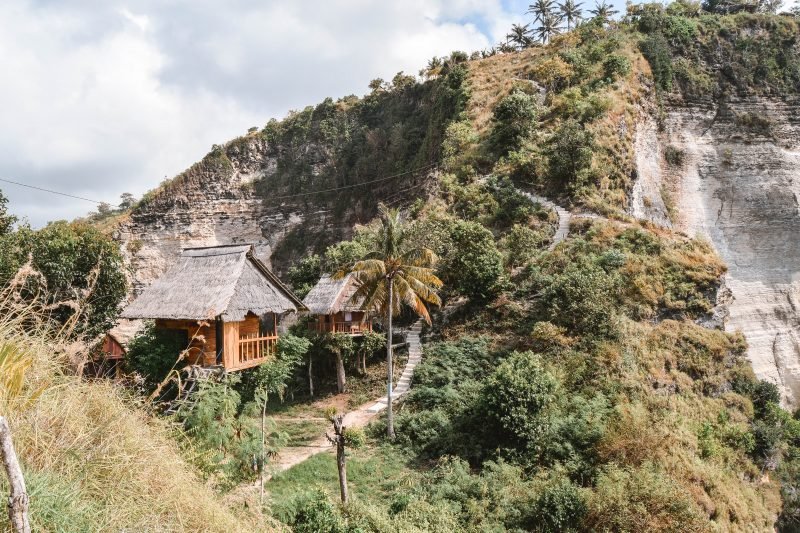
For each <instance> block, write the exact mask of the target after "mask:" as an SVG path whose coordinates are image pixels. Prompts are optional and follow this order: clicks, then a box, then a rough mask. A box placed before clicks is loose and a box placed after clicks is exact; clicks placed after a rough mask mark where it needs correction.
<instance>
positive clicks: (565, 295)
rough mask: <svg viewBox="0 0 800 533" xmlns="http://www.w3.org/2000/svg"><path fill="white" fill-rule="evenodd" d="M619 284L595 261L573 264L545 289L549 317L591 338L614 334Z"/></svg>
mask: <svg viewBox="0 0 800 533" xmlns="http://www.w3.org/2000/svg"><path fill="white" fill-rule="evenodd" d="M619 286H620V279H619V277H618V276H617V275H614V274H608V273H606V272H605V271H604V270H603V269H602V268H600V267H599V266H597V265H595V264H593V263H589V262H582V263H578V264H576V263H571V264H570V265H568V266H567V267H566V269H564V271H563V272H562V273H560V274H557V275H555V276H554V277H553V278H552V282H551V283H550V284H549V286H548V287H546V288H545V294H544V298H543V301H544V302H547V303H546V304H545V305H546V306H547V316H548V320H550V321H551V322H553V323H554V324H556V325H560V326H564V327H566V328H567V329H568V330H569V331H570V332H573V333H577V334H579V335H586V336H588V337H589V338H590V339H591V338H609V337H614V336H615V335H616V306H617V305H618V304H617V302H618V293H619Z"/></svg>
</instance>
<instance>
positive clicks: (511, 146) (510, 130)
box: [490, 90, 538, 155]
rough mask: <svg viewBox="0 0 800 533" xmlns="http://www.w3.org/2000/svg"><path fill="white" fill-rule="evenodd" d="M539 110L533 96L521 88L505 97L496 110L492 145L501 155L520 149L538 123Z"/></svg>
mask: <svg viewBox="0 0 800 533" xmlns="http://www.w3.org/2000/svg"><path fill="white" fill-rule="evenodd" d="M537 114H538V111H537V106H536V100H535V99H534V98H533V96H531V95H529V94H527V93H524V92H522V91H519V90H515V91H513V92H512V93H511V94H509V95H508V96H506V97H505V98H503V99H502V100H501V101H500V103H499V104H497V107H496V108H495V110H494V127H493V129H492V135H491V140H490V142H491V145H492V148H493V149H494V151H495V152H496V153H497V154H499V155H505V154H507V153H508V152H511V151H514V150H517V149H519V147H520V146H521V145H522V143H523V142H524V141H525V140H526V139H528V137H530V135H531V134H532V133H533V130H534V127H535V125H536V117H537Z"/></svg>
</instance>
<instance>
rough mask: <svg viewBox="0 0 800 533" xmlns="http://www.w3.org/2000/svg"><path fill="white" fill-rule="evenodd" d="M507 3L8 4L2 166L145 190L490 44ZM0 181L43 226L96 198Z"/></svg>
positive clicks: (30, 174) (2, 26)
mask: <svg viewBox="0 0 800 533" xmlns="http://www.w3.org/2000/svg"><path fill="white" fill-rule="evenodd" d="M506 17H507V15H506V14H504V13H503V10H502V7H501V5H500V2H499V0H491V1H478V0H435V1H431V0H406V1H401V0H393V1H382V2H373V1H368V0H340V1H337V2H332V1H326V0H314V1H308V2H302V3H299V2H284V1H280V0H269V1H258V0H233V1H231V2H226V3H223V4H221V3H219V2H218V1H213V2H212V1H211V0H193V1H179V2H169V3H167V2H161V1H158V0H140V1H138V2H129V3H126V4H121V3H117V2H113V1H109V2H95V1H93V0H74V1H72V2H69V3H64V2H55V1H53V0H28V1H27V2H17V3H13V4H12V3H10V2H9V3H2V4H0V58H2V68H3V72H4V81H3V83H2V84H0V113H2V116H3V123H4V127H3V128H1V129H0V177H5V178H7V179H12V180H18V181H23V182H26V183H30V184H31V185H36V186H40V187H47V188H52V189H57V190H63V191H65V192H69V193H72V194H77V195H81V196H86V197H89V198H97V199H100V200H106V201H110V202H114V201H116V199H117V198H118V197H119V194H120V193H122V192H126V191H127V192H133V193H134V194H137V195H138V194H141V193H143V192H144V191H146V190H147V189H149V188H152V187H153V186H155V185H157V183H158V182H159V181H160V180H161V179H163V178H164V177H165V176H172V175H174V174H176V173H178V172H180V171H181V170H183V169H184V168H186V167H187V166H188V165H190V164H191V163H192V162H194V161H196V160H198V159H199V158H200V157H202V155H203V154H204V153H205V152H206V151H207V150H208V149H209V148H210V146H211V144H213V143H219V142H223V141H225V140H227V139H230V138H231V137H233V136H235V135H237V134H241V133H242V132H244V131H245V130H246V129H247V128H248V127H250V126H256V125H262V124H264V123H265V122H266V121H267V120H268V119H269V118H271V117H281V116H283V115H284V114H285V113H286V112H287V111H288V110H289V109H292V108H298V107H302V106H305V105H309V104H314V103H316V102H318V101H320V100H321V99H322V98H324V97H325V96H334V97H337V96H343V95H346V94H351V93H356V94H360V93H363V92H365V90H366V85H367V83H368V81H369V80H370V79H372V78H375V77H383V78H391V77H392V76H393V75H394V74H395V73H396V72H398V71H400V70H403V71H406V72H407V73H416V72H417V70H419V69H420V68H421V67H422V66H424V64H425V63H426V62H427V60H428V59H429V58H430V57H431V56H433V55H444V54H447V53H449V52H450V51H452V50H456V49H461V50H475V49H480V48H484V47H486V46H489V45H490V44H491V43H492V42H493V40H494V39H495V38H496V36H495V35H493V34H494V33H496V31H495V30H494V29H492V30H490V33H492V35H489V36H487V35H484V33H483V32H482V31H481V29H483V30H484V31H486V28H488V27H490V24H488V23H485V21H487V20H493V19H497V18H500V19H504V18H506ZM476 20H477V21H478V22H480V24H478V23H476ZM479 26H480V27H481V29H479ZM503 31H504V30H503ZM2 189H3V191H4V193H5V194H6V195H7V196H8V197H9V198H10V199H11V208H12V210H13V211H14V212H15V213H16V214H18V215H21V216H26V217H28V218H29V219H30V220H31V221H32V222H33V223H34V224H36V225H40V224H43V223H44V222H45V221H46V220H51V219H56V218H72V217H74V216H78V215H81V214H83V213H86V212H87V211H88V210H90V209H91V208H92V206H91V204H86V203H81V202H80V201H77V200H76V201H71V200H68V199H62V198H59V197H56V196H49V195H45V194H43V193H39V192H34V191H29V190H25V189H20V188H16V187H14V186H12V185H2Z"/></svg>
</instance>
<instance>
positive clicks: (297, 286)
mask: <svg viewBox="0 0 800 533" xmlns="http://www.w3.org/2000/svg"><path fill="white" fill-rule="evenodd" d="M321 266H322V259H321V258H320V256H318V255H317V254H311V255H309V256H307V257H304V258H303V259H302V260H300V261H299V262H298V263H296V264H295V265H293V266H292V267H290V268H289V271H288V272H287V274H286V277H287V278H288V280H289V285H291V287H292V290H293V291H294V293H295V294H296V295H297V296H298V297H300V298H305V297H306V295H307V294H308V293H309V292H310V291H311V289H312V288H314V285H315V284H316V283H317V282H318V281H319V278H320V272H321Z"/></svg>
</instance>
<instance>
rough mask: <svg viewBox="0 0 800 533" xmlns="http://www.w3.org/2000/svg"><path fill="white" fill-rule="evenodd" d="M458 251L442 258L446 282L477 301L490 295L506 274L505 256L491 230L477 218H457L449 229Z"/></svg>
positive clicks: (454, 247) (442, 270) (455, 248)
mask: <svg viewBox="0 0 800 533" xmlns="http://www.w3.org/2000/svg"><path fill="white" fill-rule="evenodd" d="M450 238H451V239H452V246H453V249H454V250H457V253H454V254H452V255H451V256H449V257H445V258H444V259H443V262H442V263H443V264H442V267H441V272H442V276H443V277H444V282H445V284H446V285H447V286H449V287H451V288H452V289H454V290H455V291H457V292H458V293H460V294H463V295H465V296H468V297H470V298H473V299H475V300H477V301H482V300H485V299H487V298H489V297H491V296H492V295H493V294H494V293H495V291H496V290H497V288H498V287H497V284H498V282H499V280H500V277H501V275H502V274H503V259H502V256H501V255H500V252H499V251H498V250H497V245H496V244H495V241H494V236H493V235H492V232H491V231H489V230H488V229H486V228H485V227H483V226H481V225H480V224H477V223H475V222H460V221H459V222H457V223H456V224H454V225H453V227H452V229H451V233H450Z"/></svg>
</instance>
